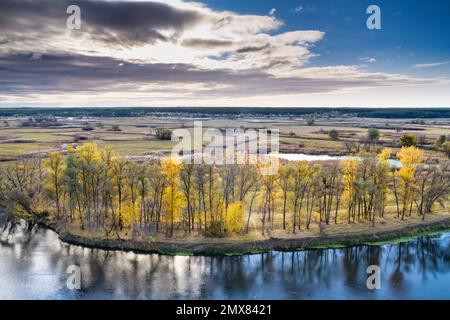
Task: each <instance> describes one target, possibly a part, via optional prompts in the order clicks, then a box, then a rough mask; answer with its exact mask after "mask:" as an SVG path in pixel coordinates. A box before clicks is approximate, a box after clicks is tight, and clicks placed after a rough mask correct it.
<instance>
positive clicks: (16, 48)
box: [0, 0, 434, 105]
mask: <svg viewBox="0 0 450 320" xmlns="http://www.w3.org/2000/svg"><path fill="white" fill-rule="evenodd" d="M2 1H3V0H2ZM35 1H39V0H35ZM121 2H127V1H121ZM128 2H129V1H128ZM96 3H97V4H103V3H108V2H103V1H97V2H96ZM139 3H143V2H139ZM145 3H149V2H148V1H147V2H145ZM157 3H163V5H164V6H165V7H164V8H162V9H161V10H162V12H169V14H168V16H169V18H172V20H170V21H171V22H170V23H166V19H161V21H162V22H161V23H160V24H159V25H151V28H150V27H149V25H148V24H147V23H150V24H151V23H152V21H150V20H149V19H147V17H146V15H145V14H144V15H143V16H144V19H142V24H143V25H140V24H133V23H134V22H133V21H131V22H130V24H131V25H133V27H134V28H135V29H132V30H131V31H132V32H130V30H128V29H127V28H128V27H129V25H128V24H126V23H125V24H119V26H116V25H114V27H115V28H112V29H111V28H108V27H109V26H108V25H107V26H103V25H100V27H99V26H98V25H96V26H93V25H92V24H90V23H82V30H81V31H80V32H73V31H71V30H67V29H65V28H63V29H61V28H60V26H59V24H60V23H61V19H60V17H59V16H58V17H57V19H53V20H52V19H51V18H49V17H48V16H46V14H47V11H45V10H44V11H43V12H41V13H36V14H35V15H33V17H34V18H33V24H34V25H36V26H39V28H35V30H34V31H33V30H30V31H29V32H28V33H27V34H25V35H24V34H23V30H24V29H27V30H28V29H29V21H28V20H27V19H20V17H14V18H15V19H13V21H11V23H13V24H14V27H11V28H9V29H8V30H2V32H3V31H4V32H3V35H2V36H0V43H3V45H0V59H1V58H2V57H7V56H17V55H18V54H23V53H31V55H30V56H31V57H32V59H33V58H34V59H39V63H40V64H39V66H35V65H30V66H28V65H21V66H19V67H17V70H18V71H17V72H15V73H14V74H15V77H16V78H17V79H19V80H18V81H17V83H18V85H17V86H16V87H14V85H13V81H10V80H11V79H8V77H6V76H5V77H4V81H3V82H2V79H0V91H2V90H1V89H2V88H8V89H9V90H10V92H12V93H11V94H9V95H8V96H10V97H12V96H15V97H17V96H19V95H20V96H21V97H23V99H25V96H28V99H29V101H38V100H39V99H38V97H39V98H40V99H42V101H45V102H49V100H51V99H54V100H55V101H62V100H59V96H60V95H66V94H67V91H71V95H72V97H73V98H72V100H71V103H72V104H73V105H75V104H76V103H75V102H76V100H77V95H78V97H80V99H85V100H83V101H89V102H90V101H91V100H92V101H100V100H101V101H102V102H104V103H105V104H107V103H108V99H109V101H118V99H119V97H127V99H129V100H130V101H129V102H127V103H128V104H129V105H131V104H132V103H133V102H132V101H131V100H133V101H134V102H136V103H137V104H142V103H143V102H145V103H150V102H155V101H156V102H157V101H168V102H172V101H175V100H173V99H175V98H176V99H179V100H176V101H182V102H183V103H184V104H188V103H195V101H197V100H206V99H210V101H214V99H217V101H220V100H223V99H236V103H239V101H240V99H241V98H242V97H245V98H248V97H254V98H255V99H262V97H267V96H281V95H283V96H299V95H302V94H312V93H330V92H338V91H342V90H354V89H360V88H370V87H384V86H398V85H410V84H429V83H433V81H434V80H429V79H415V78H410V77H407V76H403V75H397V74H386V73H373V72H372V73H371V72H367V71H366V70H364V69H363V68H361V67H359V66H324V67H306V66H307V65H308V63H310V62H312V61H313V59H314V57H316V56H317V55H318V54H317V53H316V52H315V51H314V48H315V45H316V43H318V42H319V41H321V40H322V39H324V37H325V36H326V34H325V33H324V32H322V31H320V30H294V31H288V32H282V31H280V28H281V27H282V26H283V22H282V21H281V20H279V19H278V18H276V17H275V16H274V14H275V13H276V9H275V8H273V9H272V10H270V12H269V13H268V15H245V14H238V13H235V12H231V11H218V10H213V9H211V8H209V7H207V6H206V5H204V4H201V3H198V2H185V1H181V0H167V1H161V2H157ZM167 6H169V8H167ZM1 9H2V8H1V3H0V18H8V15H7V13H5V14H4V16H1V12H2V10H1ZM302 10H303V8H302V7H301V6H297V7H296V8H295V10H294V11H296V12H300V11H302ZM314 10H317V9H316V8H314V7H313V8H310V9H309V11H314ZM151 12H152V11H150V13H151ZM132 13H133V12H132ZM134 13H135V12H134ZM39 14H41V16H39ZM82 16H83V15H82ZM124 16H127V15H126V14H124ZM128 16H130V17H134V15H133V14H129V15H128ZM137 16H142V15H137ZM174 16H175V18H176V19H174ZM178 16H180V17H181V18H185V19H186V22H185V23H180V22H179V21H180V19H178ZM186 17H187V18H186ZM157 18H158V17H157ZM99 20H100V21H104V20H101V19H99ZM6 22H8V21H6ZM6 22H5V25H8V24H7V23H6ZM108 22H109V21H108ZM99 23H100V22H99ZM103 32H105V33H103ZM135 32H140V34H138V35H137V36H136V39H134V38H133V37H132V36H131V37H130V35H134V33H135ZM146 32H148V33H149V34H146ZM113 40H115V41H113ZM49 56H50V57H52V58H53V59H55V61H56V62H54V64H52V61H50V62H48V65H46V66H47V68H45V70H47V73H48V72H50V73H49V74H48V76H47V77H48V78H47V79H45V80H48V81H39V83H37V84H34V83H33V81H36V80H35V78H36V77H37V76H38V73H41V74H42V73H43V72H44V71H45V70H39V68H43V63H44V62H45V61H49V60H51V58H49ZM67 56H70V57H75V58H73V60H70V63H71V64H70V65H67V64H69V63H68V62H67V61H65V60H64V59H61V60H58V59H60V58H61V57H67ZM80 57H82V58H80ZM46 59H49V60H46ZM102 59H108V61H106V62H102V63H104V64H101V63H100V62H99V60H102ZM43 60H44V62H43ZM359 60H361V61H364V62H365V63H373V62H376V59H375V58H372V57H363V58H360V59H359ZM1 62H2V61H0V63H1ZM9 63H11V64H12V65H14V66H16V65H15V63H16V60H14V59H12V60H11V61H9ZM64 63H66V64H65V65H63V64H64ZM109 63H111V65H114V71H113V72H112V73H110V69H109V66H110V64H109ZM59 66H61V72H59V73H58V72H55V71H54V70H55V69H56V70H57V68H58V67H59ZM78 67H82V68H83V71H82V72H78V73H77V72H73V70H74V69H75V68H78ZM118 67H120V68H118ZM32 68H36V69H32ZM19 69H20V70H19ZM10 70H13V69H10ZM117 70H119V72H117ZM13 71H15V70H13ZM38 71H39V72H38ZM10 72H11V76H14V74H13V73H12V71H10ZM20 72H23V74H22V73H20ZM64 76H66V78H64ZM83 77H84V78H83ZM25 79H30V80H29V81H30V82H29V85H28V87H26V85H25V84H24V82H25ZM2 86H3V87H2ZM68 86H70V87H71V90H68V89H67V87H68ZM83 86H85V87H83ZM39 88H41V92H37V91H38V89H39ZM25 90H28V93H27V94H22V92H24V91H25ZM33 90H34V91H33ZM50 90H51V92H50ZM58 90H59V92H58ZM77 90H78V93H77ZM89 90H92V92H95V94H92V92H88V91H89ZM3 92H6V90H3ZM30 92H31V93H30ZM33 92H34V93H33ZM14 99H16V98H14ZM158 99H159V100H158ZM248 99H250V98H248ZM188 100H189V101H191V102H188ZM127 101H128V100H127ZM192 101H194V102H192ZM248 101H250V100H248Z"/></svg>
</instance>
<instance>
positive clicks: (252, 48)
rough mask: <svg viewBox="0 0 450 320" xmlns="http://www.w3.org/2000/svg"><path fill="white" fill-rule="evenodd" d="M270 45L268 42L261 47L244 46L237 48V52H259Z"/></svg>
mask: <svg viewBox="0 0 450 320" xmlns="http://www.w3.org/2000/svg"><path fill="white" fill-rule="evenodd" d="M268 47H270V45H269V44H268V43H267V44H265V45H263V46H259V47H256V46H251V47H243V48H240V49H238V50H236V52H237V53H248V52H258V51H262V50H264V49H267V48H268Z"/></svg>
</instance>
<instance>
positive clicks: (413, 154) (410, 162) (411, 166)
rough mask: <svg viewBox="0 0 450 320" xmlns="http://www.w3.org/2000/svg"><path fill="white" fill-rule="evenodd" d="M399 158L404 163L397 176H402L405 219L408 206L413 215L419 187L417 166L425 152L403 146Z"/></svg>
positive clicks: (403, 215)
mask: <svg viewBox="0 0 450 320" xmlns="http://www.w3.org/2000/svg"><path fill="white" fill-rule="evenodd" d="M397 158H398V159H399V160H400V162H401V163H402V167H401V168H400V170H398V171H397V176H398V177H399V178H400V187H401V189H402V194H403V208H402V220H403V219H404V218H405V213H406V210H407V208H408V207H409V214H410V215H411V210H412V205H413V201H414V189H415V188H416V187H417V186H416V184H415V177H414V176H415V172H416V169H417V166H418V165H419V164H420V163H422V162H423V160H424V153H423V151H422V150H420V149H419V148H416V147H414V146H411V147H402V149H401V150H400V151H399V152H398V153H397Z"/></svg>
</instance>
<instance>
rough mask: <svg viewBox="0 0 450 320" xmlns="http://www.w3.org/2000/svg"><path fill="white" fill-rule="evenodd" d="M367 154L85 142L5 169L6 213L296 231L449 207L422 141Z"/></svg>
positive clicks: (115, 223) (162, 228)
mask: <svg viewBox="0 0 450 320" xmlns="http://www.w3.org/2000/svg"><path fill="white" fill-rule="evenodd" d="M392 153H393V152H392V150H391V149H389V148H385V149H383V150H382V151H381V153H379V154H374V153H371V154H362V155H360V156H359V157H358V158H348V159H347V160H343V161H339V162H324V163H309V162H286V163H281V164H280V167H279V170H278V173H277V174H275V175H262V174H261V171H262V170H261V169H262V167H263V166H264V165H268V164H258V165H221V166H219V165H206V164H185V163H182V162H181V161H179V160H178V159H174V158H164V159H162V160H161V161H158V162H152V163H149V162H135V161H131V160H128V159H127V158H124V157H121V156H119V155H118V154H117V153H116V152H115V151H114V150H113V149H112V148H111V147H104V148H99V147H98V146H97V145H96V144H95V143H85V144H83V145H80V146H78V147H76V148H70V149H69V150H68V153H67V154H66V155H63V154H61V153H50V154H49V155H48V157H47V158H45V159H42V160H40V159H18V160H16V161H15V162H14V163H12V164H8V165H6V166H4V167H2V168H1V169H0V211H2V212H3V213H4V215H6V216H7V217H9V218H12V217H13V216H17V217H21V218H25V219H41V218H46V219H50V220H53V221H55V222H56V223H58V224H60V225H75V226H78V227H79V228H80V229H82V230H86V231H97V232H104V233H105V235H110V234H113V233H116V234H119V233H120V232H122V231H126V232H128V231H129V232H131V234H133V235H138V234H141V235H157V234H163V235H165V236H167V237H172V236H174V234H178V235H180V234H191V233H194V232H195V233H197V234H198V233H200V234H202V235H205V236H226V235H229V234H233V233H248V232H250V231H252V230H253V231H255V230H258V232H260V233H261V234H262V235H266V234H270V233H271V232H273V231H274V230H285V232H289V233H296V232H299V231H301V230H305V229H310V228H312V226H319V227H321V226H322V225H328V224H337V223H348V224H352V223H355V222H361V221H369V222H370V223H371V224H372V225H373V226H374V225H375V224H376V221H377V219H381V218H384V216H385V214H386V213H387V211H388V209H389V210H390V211H389V212H393V214H395V215H396V216H397V217H398V218H399V219H402V220H404V219H407V218H408V217H410V216H412V215H413V214H417V215H418V216H420V217H421V218H422V219H425V217H426V216H427V215H428V214H430V213H432V211H433V210H434V209H435V208H437V207H438V206H442V207H443V206H444V205H445V203H446V201H447V200H448V196H449V191H450V167H449V162H448V161H447V162H442V163H440V164H433V163H430V162H429V161H428V160H427V159H425V157H424V153H423V151H422V150H420V149H418V148H417V147H414V146H410V147H403V148H401V150H400V151H399V152H398V153H397V154H396V155H395V156H396V158H397V159H398V160H399V161H400V163H401V166H393V165H391V164H390V163H389V161H390V160H389V159H390V158H391V157H392V155H393V154H392Z"/></svg>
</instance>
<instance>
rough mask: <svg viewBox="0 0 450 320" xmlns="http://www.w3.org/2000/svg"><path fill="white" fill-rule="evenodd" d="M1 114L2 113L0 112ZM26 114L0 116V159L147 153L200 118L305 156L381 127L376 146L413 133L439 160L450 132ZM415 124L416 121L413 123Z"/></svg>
mask: <svg viewBox="0 0 450 320" xmlns="http://www.w3.org/2000/svg"><path fill="white" fill-rule="evenodd" d="M0 115H1V113H0ZM27 121H28V118H27V117H0V160H1V161H5V160H13V159H14V158H15V157H17V156H21V155H22V156H23V155H26V154H28V153H34V152H45V151H48V150H51V149H54V148H58V147H61V146H64V145H67V144H72V143H76V142H79V141H81V142H83V141H94V142H97V143H98V144H99V145H103V146H104V145H112V146H113V147H114V148H115V149H116V150H117V151H118V152H119V153H120V154H122V155H124V156H126V155H130V156H140V155H146V154H151V153H152V152H168V151H170V150H171V148H172V147H173V146H174V145H175V143H174V142H171V141H158V140H157V139H156V137H155V130H156V129H158V128H168V129H172V130H173V129H178V128H184V129H188V130H190V131H191V132H192V128H193V126H194V121H201V123H202V126H203V130H206V129H208V128H218V129H228V128H235V129H239V128H243V129H264V128H266V129H279V132H280V142H281V144H280V152H287V153H291V152H292V153H305V154H335V155H344V154H348V153H349V152H353V151H349V150H346V147H345V144H346V143H358V142H359V141H361V140H363V139H364V138H365V137H366V136H367V130H368V128H378V129H379V131H380V140H379V145H380V146H389V147H391V148H394V149H396V148H398V147H399V139H400V137H401V136H402V135H404V134H413V135H416V137H417V138H418V140H419V145H420V146H421V147H422V148H423V149H425V151H426V155H427V156H428V157H434V158H443V157H445V156H444V154H443V153H442V152H441V151H439V150H437V149H436V148H435V147H434V143H435V140H436V138H437V137H438V136H440V135H450V119H446V118H444V119H425V120H423V122H421V123H420V124H419V123H416V122H417V121H416V120H415V119H380V118H355V117H341V118H339V117H318V118H316V119H315V121H314V124H313V125H307V124H306V119H305V118H302V117H274V118H273V119H270V118H269V119H268V118H253V117H252V118H245V117H244V118H238V119H231V118H226V117H223V118H217V117H206V118H198V119H193V118H192V117H178V116H177V117H134V118H124V117H120V118H111V117H107V118H95V117H93V118H81V119H78V118H77V119H74V118H70V117H67V118H58V119H56V122H54V123H50V124H46V125H45V126H44V127H41V126H39V125H38V124H37V123H34V124H31V125H30V126H24V123H27ZM413 122H415V123H413ZM330 130H337V132H338V134H339V138H338V139H337V140H332V139H330V137H329V135H328V132H329V131H330Z"/></svg>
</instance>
